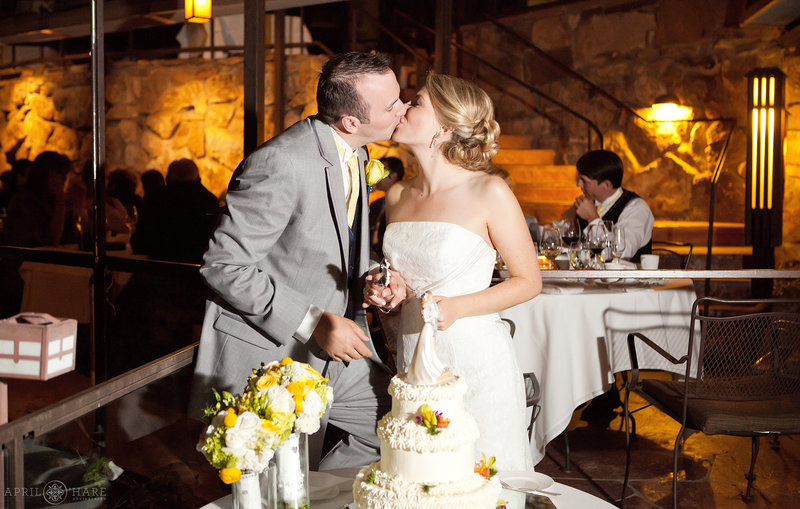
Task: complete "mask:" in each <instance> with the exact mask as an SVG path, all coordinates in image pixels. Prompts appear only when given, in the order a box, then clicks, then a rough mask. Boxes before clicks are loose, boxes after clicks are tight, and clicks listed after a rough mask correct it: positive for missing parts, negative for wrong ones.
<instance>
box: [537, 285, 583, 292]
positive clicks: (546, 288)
mask: <svg viewBox="0 0 800 509" xmlns="http://www.w3.org/2000/svg"><path fill="white" fill-rule="evenodd" d="M542 293H546V294H553V295H570V294H574V293H583V285H579V284H575V285H568V284H553V283H543V284H542Z"/></svg>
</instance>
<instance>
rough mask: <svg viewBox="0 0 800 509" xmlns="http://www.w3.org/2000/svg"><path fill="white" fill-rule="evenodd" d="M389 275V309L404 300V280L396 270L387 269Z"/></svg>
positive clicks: (405, 294)
mask: <svg viewBox="0 0 800 509" xmlns="http://www.w3.org/2000/svg"><path fill="white" fill-rule="evenodd" d="M389 272H390V273H391V277H390V278H389V290H390V292H391V296H392V297H391V299H390V300H389V304H388V306H389V309H394V308H396V307H397V306H399V305H400V303H401V302H403V301H404V300H406V296H407V292H406V288H407V287H406V280H405V279H403V276H401V275H400V273H399V272H397V271H396V270H392V269H389Z"/></svg>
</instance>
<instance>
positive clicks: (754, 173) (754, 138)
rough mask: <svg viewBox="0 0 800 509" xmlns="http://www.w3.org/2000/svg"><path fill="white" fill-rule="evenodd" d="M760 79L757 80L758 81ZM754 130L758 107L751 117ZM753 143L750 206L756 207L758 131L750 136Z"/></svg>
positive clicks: (754, 109) (756, 122) (756, 123)
mask: <svg viewBox="0 0 800 509" xmlns="http://www.w3.org/2000/svg"><path fill="white" fill-rule="evenodd" d="M757 82H758V80H756V83H757ZM751 122H752V125H753V130H754V131H755V130H757V126H758V109H756V108H753V118H752V119H751ZM750 137H751V139H752V143H753V149H752V150H751V154H750V159H751V161H750V182H752V183H753V184H752V185H751V186H750V208H751V209H754V208H756V196H757V195H758V189H757V188H756V185H755V183H756V182H758V136H756V133H752V135H751V136H750Z"/></svg>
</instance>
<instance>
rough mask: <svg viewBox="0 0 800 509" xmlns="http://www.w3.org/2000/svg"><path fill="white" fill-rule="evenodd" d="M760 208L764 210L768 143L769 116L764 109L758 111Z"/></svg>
mask: <svg viewBox="0 0 800 509" xmlns="http://www.w3.org/2000/svg"><path fill="white" fill-rule="evenodd" d="M758 120H759V122H758V152H759V158H758V208H760V209H763V208H764V177H765V175H764V173H765V172H764V165H765V161H764V155H765V153H766V146H765V145H766V143H767V133H766V131H767V115H766V111H765V110H764V108H760V109H759V110H758Z"/></svg>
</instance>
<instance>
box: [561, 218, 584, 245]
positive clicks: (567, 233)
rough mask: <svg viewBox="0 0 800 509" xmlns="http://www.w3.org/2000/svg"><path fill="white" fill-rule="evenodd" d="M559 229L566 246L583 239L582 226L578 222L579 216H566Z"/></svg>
mask: <svg viewBox="0 0 800 509" xmlns="http://www.w3.org/2000/svg"><path fill="white" fill-rule="evenodd" d="M559 229H560V231H561V238H562V239H563V240H564V245H565V246H570V245H572V243H573V242H575V241H578V240H581V227H580V225H579V224H578V218H577V217H573V218H571V219H569V218H565V219H564V220H563V221H562V222H561V227H560V228H559Z"/></svg>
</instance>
